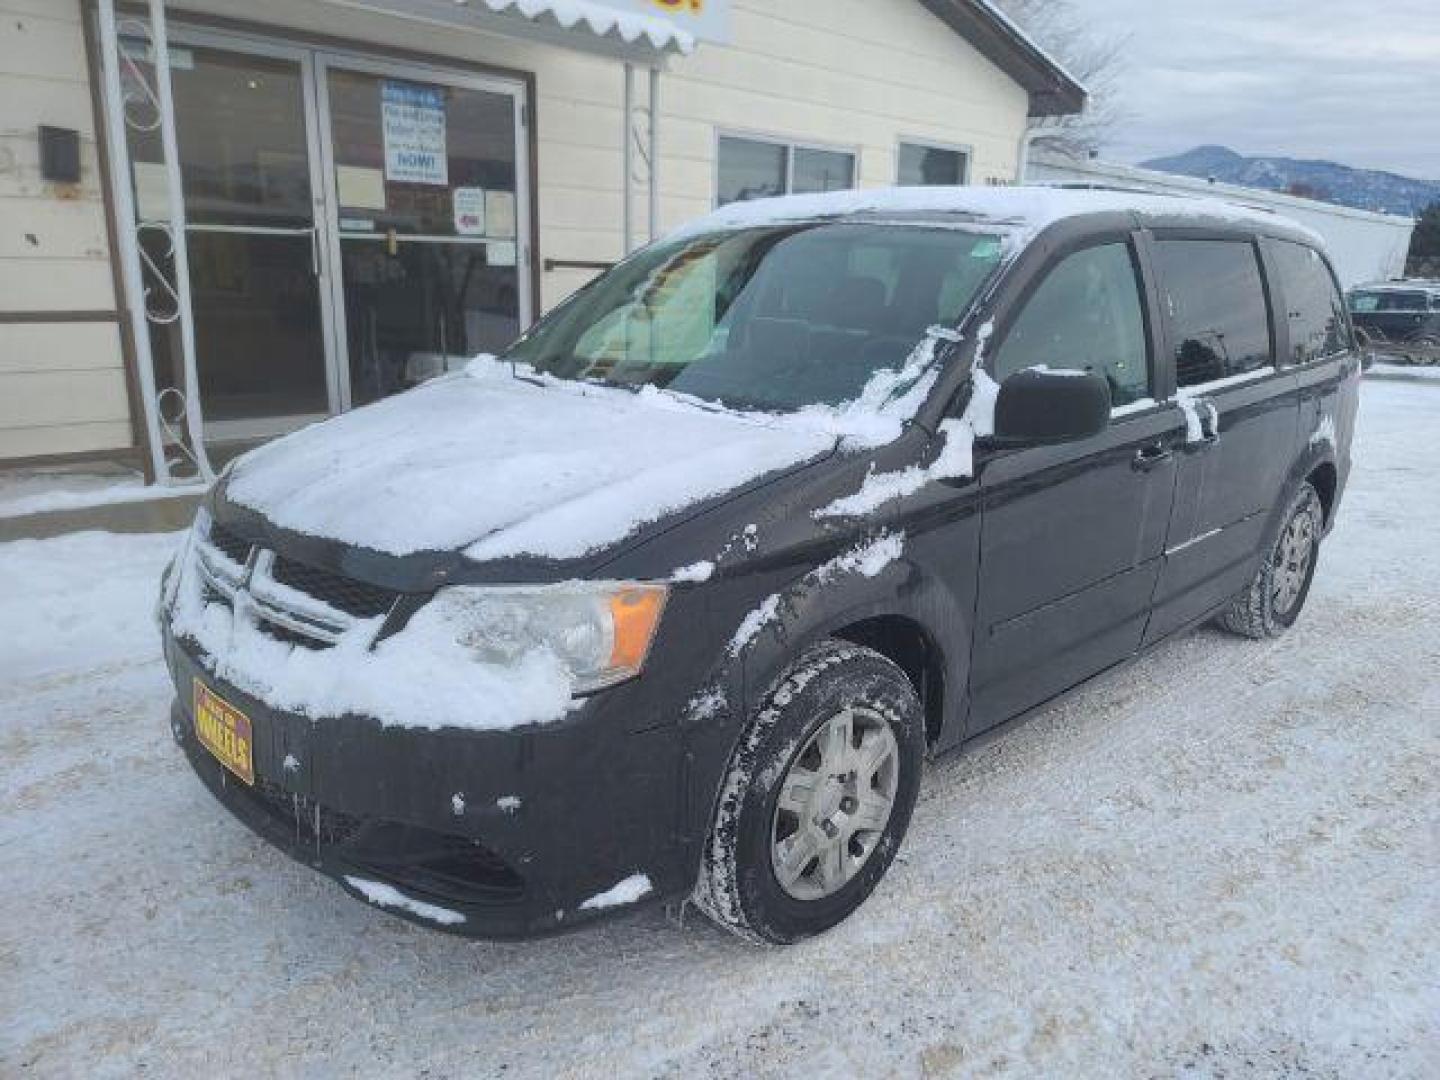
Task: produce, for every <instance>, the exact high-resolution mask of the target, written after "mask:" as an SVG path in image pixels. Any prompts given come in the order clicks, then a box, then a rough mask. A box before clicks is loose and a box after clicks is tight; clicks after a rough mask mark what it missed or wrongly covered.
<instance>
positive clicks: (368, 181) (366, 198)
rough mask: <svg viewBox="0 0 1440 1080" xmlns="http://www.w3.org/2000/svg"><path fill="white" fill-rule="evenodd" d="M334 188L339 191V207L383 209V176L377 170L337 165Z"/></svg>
mask: <svg viewBox="0 0 1440 1080" xmlns="http://www.w3.org/2000/svg"><path fill="white" fill-rule="evenodd" d="M335 186H336V188H337V189H338V191H339V195H340V205H341V206H344V207H348V208H350V209H353V210H384V209H385V174H384V173H382V172H381V171H380V170H379V169H363V168H360V167H358V166H356V165H337V166H336V167H335Z"/></svg>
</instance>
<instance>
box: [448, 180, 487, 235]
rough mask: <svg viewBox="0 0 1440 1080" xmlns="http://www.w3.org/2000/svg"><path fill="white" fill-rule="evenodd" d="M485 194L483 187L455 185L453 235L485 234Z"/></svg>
mask: <svg viewBox="0 0 1440 1080" xmlns="http://www.w3.org/2000/svg"><path fill="white" fill-rule="evenodd" d="M485 195H486V192H485V189H484V188H478V187H457V188H456V189H455V192H454V197H455V235H457V236H484V235H485V220H486V214H485V204H486V201H487V200H486V198H485Z"/></svg>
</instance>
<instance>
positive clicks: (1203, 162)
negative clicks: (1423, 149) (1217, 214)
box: [1140, 144, 1440, 217]
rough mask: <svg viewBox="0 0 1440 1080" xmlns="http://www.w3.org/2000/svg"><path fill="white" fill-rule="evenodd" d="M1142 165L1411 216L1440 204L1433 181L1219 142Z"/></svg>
mask: <svg viewBox="0 0 1440 1080" xmlns="http://www.w3.org/2000/svg"><path fill="white" fill-rule="evenodd" d="M1140 167H1141V168H1144V169H1156V170H1158V171H1160V172H1168V173H1174V174H1176V175H1179V176H1194V177H1198V178H1200V179H1202V180H1204V179H1209V178H1213V179H1215V180H1217V181H1220V182H1223V183H1227V184H1239V185H1241V186H1243V187H1254V188H1262V189H1264V190H1267V191H1282V192H1287V193H1289V194H1292V195H1303V196H1306V197H1308V198H1312V199H1320V200H1321V201H1323V202H1332V203H1337V204H1339V205H1341V206H1350V207H1354V208H1355V209H1357V210H1376V211H1380V212H1382V213H1388V214H1402V215H1405V216H1407V217H1417V216H1418V215H1419V214H1420V212H1421V211H1422V210H1424V209H1425V207H1427V206H1429V205H1430V204H1431V203H1436V202H1440V183H1433V182H1431V181H1429V180H1419V179H1416V178H1415V177H1411V176H1402V175H1401V174H1399V173H1393V172H1387V171H1385V170H1383V169H1357V168H1353V167H1351V166H1349V165H1342V164H1340V163H1339V162H1336V161H1328V160H1326V159H1324V158H1292V157H1283V156H1280V155H1253V156H1252V155H1246V154H1240V153H1237V152H1236V151H1234V150H1231V149H1230V148H1229V147H1228V146H1218V145H1215V144H1207V145H1204V146H1197V147H1194V148H1193V149H1190V150H1186V151H1185V152H1184V153H1180V154H1171V155H1168V156H1164V157H1157V158H1151V159H1150V160H1148V161H1142V162H1140Z"/></svg>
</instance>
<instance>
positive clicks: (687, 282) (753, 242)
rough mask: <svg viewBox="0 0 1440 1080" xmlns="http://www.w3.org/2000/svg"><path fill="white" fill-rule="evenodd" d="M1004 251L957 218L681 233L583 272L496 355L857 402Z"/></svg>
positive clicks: (799, 398) (778, 401) (758, 395)
mask: <svg viewBox="0 0 1440 1080" xmlns="http://www.w3.org/2000/svg"><path fill="white" fill-rule="evenodd" d="M999 261H1000V238H999V237H998V236H995V235H993V234H988V233H978V232H970V231H967V230H961V229H953V228H936V227H920V226H908V225H867V224H804V225H789V226H785V227H774V228H755V229H746V230H741V231H736V232H723V233H711V234H708V235H702V236H690V237H686V238H684V239H682V240H678V241H675V242H672V243H668V244H666V243H661V244H658V245H656V246H654V247H652V248H648V249H646V250H644V251H642V252H640V253H639V254H637V255H636V256H635V257H634V258H632V259H629V260H627V261H626V262H624V263H621V264H620V265H619V266H617V267H616V268H615V269H613V270H611V271H610V272H608V273H606V274H605V275H603V276H602V277H600V278H598V279H597V280H595V281H594V282H592V283H591V284H590V285H589V286H587V287H586V288H585V289H583V290H581V292H579V293H578V294H576V295H575V296H574V297H572V298H571V299H570V300H569V301H567V302H566V303H565V304H563V305H561V307H559V308H558V309H556V310H555V311H554V312H553V313H552V314H551V315H550V316H549V317H548V318H546V319H545V320H544V321H542V322H541V323H539V324H538V325H537V326H536V327H535V328H534V329H533V330H532V331H531V332H530V333H529V334H527V335H526V336H525V337H524V338H522V339H521V340H520V341H519V342H517V343H516V345H515V346H514V347H513V348H512V349H511V350H510V352H509V353H507V354H506V356H505V357H504V359H507V360H517V361H522V362H524V363H527V364H530V365H532V366H533V367H534V368H535V369H536V370H538V371H540V372H543V373H546V374H549V375H553V376H556V377H559V378H563V379H578V380H586V381H592V382H602V383H606V384H609V385H612V386H628V387H638V386H647V385H648V386H657V387H664V388H667V389H670V390H674V391H678V392H681V393H685V394H691V395H694V396H696V397H699V398H704V399H708V400H712V401H717V402H720V403H722V404H724V405H727V406H730V407H734V408H739V409H757V410H763V411H790V410H794V409H800V408H804V407H806V406H809V405H815V404H826V405H838V404H841V403H843V402H847V401H851V400H854V399H855V398H857V397H858V396H859V394H860V391H861V389H862V388H863V387H864V386H865V384H866V383H867V382H868V381H869V380H870V378H871V376H872V375H874V374H875V373H876V372H877V371H880V370H882V369H892V370H893V369H899V368H901V367H902V366H903V365H904V363H905V361H906V359H907V358H908V357H909V355H910V353H911V352H912V351H913V350H914V348H915V346H916V344H917V343H918V342H919V341H920V340H921V339H922V338H923V337H924V335H925V331H926V330H927V329H928V328H929V327H931V326H933V325H936V324H940V325H943V326H952V325H954V324H955V323H956V322H957V321H958V320H959V318H960V316H961V315H962V314H964V312H965V309H966V308H968V307H969V305H970V303H971V301H972V300H973V299H974V298H975V295H976V294H977V292H979V290H980V288H981V286H982V285H983V284H984V283H985V282H986V280H987V279H988V278H989V277H990V275H991V274H992V273H993V272H994V270H995V268H996V266H997V265H998V264H999Z"/></svg>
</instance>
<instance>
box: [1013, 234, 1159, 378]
mask: <svg viewBox="0 0 1440 1080" xmlns="http://www.w3.org/2000/svg"><path fill="white" fill-rule="evenodd" d="M1146 351H1147V350H1146V347H1145V318H1144V314H1143V309H1142V306H1141V301H1140V288H1139V284H1138V281H1137V279H1136V276H1135V263H1134V261H1133V259H1132V258H1131V256H1130V248H1129V246H1128V245H1126V244H1120V243H1116V244H1102V245H1100V246H1098V247H1093V248H1086V249H1085V250H1084V251H1078V252H1076V253H1075V254H1074V255H1070V256H1067V257H1066V258H1065V259H1064V260H1063V261H1062V262H1061V263H1060V264H1059V265H1058V266H1056V267H1055V269H1053V270H1051V271H1050V273H1049V274H1048V275H1047V276H1046V278H1045V280H1044V281H1043V282H1041V283H1040V287H1039V288H1038V289H1036V290H1035V293H1034V295H1033V296H1031V297H1030V299H1029V300H1028V301H1026V303H1025V309H1024V310H1023V311H1022V312H1021V313H1020V317H1019V318H1018V319H1017V320H1016V321H1015V325H1014V326H1013V327H1012V328H1011V330H1010V332H1009V334H1008V335H1006V338H1005V343H1004V344H1003V345H1002V346H1001V347H1000V351H999V352H998V353H997V354H996V357H995V379H996V381H998V382H1003V381H1004V380H1005V379H1006V378H1007V377H1008V376H1010V375H1013V374H1014V373H1015V372H1017V371H1020V370H1022V369H1023V368H1028V367H1035V366H1036V365H1038V364H1044V365H1045V366H1046V367H1051V368H1072V369H1075V368H1078V369H1080V370H1082V371H1088V372H1091V373H1093V374H1096V375H1103V376H1104V377H1105V381H1106V382H1108V383H1109V384H1110V400H1111V402H1112V403H1113V404H1115V405H1128V404H1130V403H1131V402H1133V401H1137V400H1139V399H1140V398H1143V397H1146V396H1147V395H1148V394H1149V370H1148V366H1147V364H1146Z"/></svg>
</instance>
